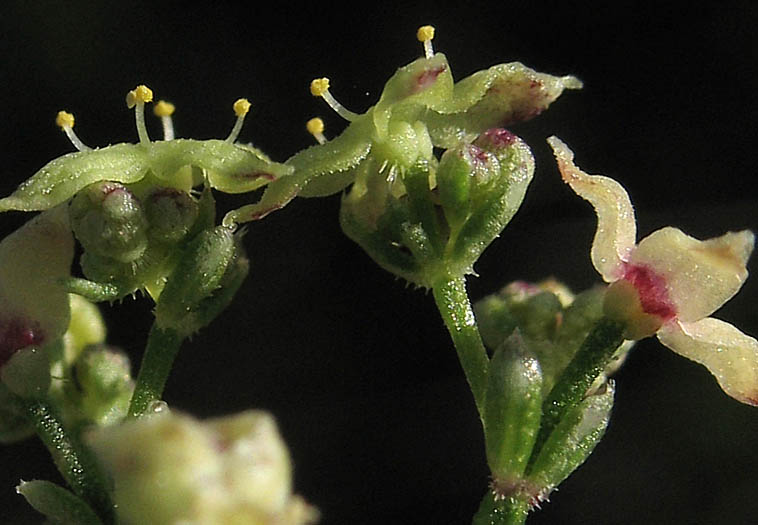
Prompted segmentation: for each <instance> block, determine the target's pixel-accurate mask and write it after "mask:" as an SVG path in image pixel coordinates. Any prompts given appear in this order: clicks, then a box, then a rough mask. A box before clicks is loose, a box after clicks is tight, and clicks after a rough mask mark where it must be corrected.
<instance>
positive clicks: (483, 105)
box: [224, 26, 581, 224]
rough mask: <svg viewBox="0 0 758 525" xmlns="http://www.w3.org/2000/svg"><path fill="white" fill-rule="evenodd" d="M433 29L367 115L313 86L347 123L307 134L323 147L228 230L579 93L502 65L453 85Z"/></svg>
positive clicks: (314, 124) (321, 83) (398, 168)
mask: <svg viewBox="0 0 758 525" xmlns="http://www.w3.org/2000/svg"><path fill="white" fill-rule="evenodd" d="M432 36H433V28H431V27H430V26H425V27H423V28H421V29H420V30H419V35H418V37H419V40H422V41H423V42H424V47H425V56H424V57H423V58H419V59H418V60H415V61H414V62H411V63H410V64H408V65H407V66H404V67H401V68H400V69H398V70H397V72H396V73H395V74H394V75H393V76H392V78H390V79H389V81H388V82H387V84H386V85H385V87H384V90H383V92H382V95H381V96H380V98H379V101H378V102H377V103H376V104H375V105H374V106H372V107H371V108H369V109H368V110H367V111H366V112H365V113H363V114H357V113H353V112H351V111H348V110H347V109H345V108H344V107H343V106H342V105H341V104H339V102H337V101H336V100H335V99H334V97H333V96H332V95H331V93H330V92H329V79H327V78H320V79H316V80H314V81H313V82H312V83H311V93H312V94H313V95H315V96H320V97H322V98H324V99H325V100H326V102H327V103H328V104H329V105H330V106H331V107H332V108H333V109H334V110H335V111H336V112H337V113H338V114H339V115H340V116H342V117H344V118H345V119H346V120H348V121H350V125H349V126H348V127H347V128H346V129H345V131H344V132H342V134H341V135H340V136H338V137H336V138H335V139H333V140H331V141H326V140H325V139H324V137H323V124H321V123H319V121H317V120H315V121H314V120H312V121H310V122H309V125H308V129H309V131H311V132H312V133H313V134H314V135H315V136H316V138H317V139H318V140H319V142H321V144H319V145H317V146H312V147H310V148H308V149H306V150H303V151H301V152H299V153H297V154H295V155H294V156H293V157H291V158H290V159H288V160H287V161H286V163H285V164H286V165H287V166H290V167H292V168H294V173H293V174H292V175H288V176H285V177H282V178H280V179H277V180H276V181H274V182H272V183H271V184H270V185H269V186H268V187H267V188H266V192H265V193H264V195H263V197H262V198H261V200H260V202H258V203H256V204H251V205H247V206H243V207H242V208H240V209H238V210H235V211H233V212H230V213H229V214H227V216H226V217H225V218H224V223H225V224H230V223H234V222H246V221H250V220H255V219H259V218H261V217H264V216H265V215H267V214H268V213H270V212H272V211H274V210H277V209H279V208H281V207H282V206H284V205H285V204H287V203H288V202H289V201H290V200H292V199H293V198H294V197H295V196H297V195H300V196H303V197H316V196H324V195H330V194H332V193H336V192H339V191H341V190H342V189H344V188H345V187H347V186H348V185H350V184H351V183H352V182H353V181H355V179H356V176H357V175H358V174H359V173H360V172H361V169H362V165H363V164H365V163H367V162H373V164H374V165H376V166H378V167H379V171H381V172H382V173H383V174H384V176H385V177H386V178H388V179H393V178H396V177H399V176H401V175H402V173H404V172H405V171H407V170H409V169H410V168H411V167H412V166H413V165H414V164H415V163H416V161H417V160H419V159H428V158H430V157H431V156H432V148H433V147H439V148H452V147H456V146H458V145H459V144H460V143H461V142H464V143H468V142H472V141H473V140H474V139H475V138H476V137H477V136H479V135H480V134H481V133H483V132H484V131H485V130H487V129H490V128H499V127H505V126H510V125H512V124H515V123H518V122H522V121H525V120H528V119H530V118H532V117H534V116H536V115H538V114H539V113H541V112H542V111H543V110H544V109H546V108H547V107H548V106H549V105H550V104H551V103H552V102H553V101H554V100H555V99H557V98H558V96H560V94H561V93H562V92H563V90H564V89H577V88H580V87H581V82H580V81H579V80H577V79H576V78H575V77H572V76H564V77H554V76H551V75H546V74H543V73H537V72H536V71H533V70H531V69H529V68H528V67H526V66H524V65H523V64H521V63H518V62H512V63H510V64H501V65H498V66H494V67H491V68H489V69H487V70H485V71H479V72H477V73H474V74H473V75H471V76H470V77H468V78H465V79H463V80H461V81H459V82H457V83H456V82H454V81H453V76H452V73H451V71H450V66H449V65H448V63H447V58H445V55H443V54H442V53H434V52H433V51H432V47H431V38H432Z"/></svg>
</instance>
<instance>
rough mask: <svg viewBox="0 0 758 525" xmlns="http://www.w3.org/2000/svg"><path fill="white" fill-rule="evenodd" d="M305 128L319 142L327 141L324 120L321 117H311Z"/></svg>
mask: <svg viewBox="0 0 758 525" xmlns="http://www.w3.org/2000/svg"><path fill="white" fill-rule="evenodd" d="M305 129H307V130H308V133H310V134H311V135H313V138H315V139H316V141H317V142H318V143H319V144H324V143H325V142H326V137H324V121H323V120H321V119H320V118H318V117H314V118H312V119H310V120H309V121H308V122H307V123H306V124H305Z"/></svg>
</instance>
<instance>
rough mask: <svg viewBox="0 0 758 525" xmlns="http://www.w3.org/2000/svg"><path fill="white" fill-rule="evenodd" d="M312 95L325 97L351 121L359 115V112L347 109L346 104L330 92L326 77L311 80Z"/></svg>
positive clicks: (326, 100) (340, 114) (339, 112)
mask: <svg viewBox="0 0 758 525" xmlns="http://www.w3.org/2000/svg"><path fill="white" fill-rule="evenodd" d="M311 95H313V96H314V97H321V98H323V99H324V101H325V102H326V103H327V104H329V106H330V107H331V108H332V109H333V110H334V111H335V112H336V113H337V114H338V115H339V116H340V117H342V118H344V119H345V120H347V121H349V122H352V121H353V120H355V119H357V118H358V116H359V115H358V114H357V113H353V112H352V111H350V110H348V109H346V108H345V106H343V105H342V104H340V103H339V102H337V99H335V98H334V97H333V96H332V94H331V93H329V79H328V78H326V77H323V78H314V79H313V80H311Z"/></svg>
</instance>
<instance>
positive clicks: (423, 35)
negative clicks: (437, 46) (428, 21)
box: [416, 26, 434, 59]
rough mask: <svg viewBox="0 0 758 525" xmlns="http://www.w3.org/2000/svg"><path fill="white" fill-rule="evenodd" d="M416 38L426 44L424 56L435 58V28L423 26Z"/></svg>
mask: <svg viewBox="0 0 758 525" xmlns="http://www.w3.org/2000/svg"><path fill="white" fill-rule="evenodd" d="M416 38H418V41H419V42H423V44H424V56H425V57H426V58H427V59H429V58H432V57H433V56H434V48H433V47H432V39H433V38H434V26H421V27H419V28H418V31H417V32H416Z"/></svg>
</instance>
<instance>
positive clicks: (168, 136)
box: [153, 100, 176, 140]
mask: <svg viewBox="0 0 758 525" xmlns="http://www.w3.org/2000/svg"><path fill="white" fill-rule="evenodd" d="M174 110H176V107H175V106H174V105H173V104H172V103H171V102H166V101H165V100H160V101H158V103H157V104H155V106H153V113H155V116H156V117H160V119H161V124H162V125H163V140H174V121H173V119H172V118H171V115H173V114H174Z"/></svg>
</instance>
